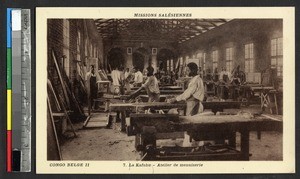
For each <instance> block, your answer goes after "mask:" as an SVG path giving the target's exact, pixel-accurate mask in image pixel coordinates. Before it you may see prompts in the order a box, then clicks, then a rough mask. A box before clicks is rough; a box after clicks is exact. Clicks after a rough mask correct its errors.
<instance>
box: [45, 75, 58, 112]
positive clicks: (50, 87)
mask: <svg viewBox="0 0 300 179" xmlns="http://www.w3.org/2000/svg"><path fill="white" fill-rule="evenodd" d="M47 86H48V87H49V90H50V91H51V93H52V95H53V96H54V99H55V104H56V107H57V110H58V111H60V110H61V106H60V104H59V102H58V98H57V96H56V94H55V91H54V88H53V86H52V83H51V81H50V80H49V79H48V80H47Z"/></svg>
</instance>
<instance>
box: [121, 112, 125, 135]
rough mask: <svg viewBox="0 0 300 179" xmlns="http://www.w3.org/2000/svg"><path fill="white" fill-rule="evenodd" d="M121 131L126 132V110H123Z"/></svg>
mask: <svg viewBox="0 0 300 179" xmlns="http://www.w3.org/2000/svg"><path fill="white" fill-rule="evenodd" d="M121 131H122V132H126V112H125V111H121Z"/></svg>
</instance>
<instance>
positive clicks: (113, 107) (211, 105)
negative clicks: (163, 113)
mask: <svg viewBox="0 0 300 179" xmlns="http://www.w3.org/2000/svg"><path fill="white" fill-rule="evenodd" d="M202 104H203V107H204V109H212V112H214V113H216V112H217V111H223V109H231V108H240V105H241V103H240V102H237V101H212V102H202ZM149 108H150V109H152V110H167V109H172V108H179V109H182V110H185V108H186V103H184V102H180V103H174V104H170V103H167V102H152V103H148V102H146V103H110V104H109V111H110V112H120V114H121V130H122V131H125V130H126V124H125V122H126V111H130V112H131V113H138V112H139V111H145V110H148V109H149Z"/></svg>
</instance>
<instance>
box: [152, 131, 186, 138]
mask: <svg viewBox="0 0 300 179" xmlns="http://www.w3.org/2000/svg"><path fill="white" fill-rule="evenodd" d="M155 137H156V139H178V138H184V132H170V133H156V134H155Z"/></svg>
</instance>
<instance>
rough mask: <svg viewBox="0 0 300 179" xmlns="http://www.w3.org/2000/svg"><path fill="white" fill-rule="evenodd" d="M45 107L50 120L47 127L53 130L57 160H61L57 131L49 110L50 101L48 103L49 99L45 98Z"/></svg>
mask: <svg viewBox="0 0 300 179" xmlns="http://www.w3.org/2000/svg"><path fill="white" fill-rule="evenodd" d="M47 105H48V115H49V117H50V120H51V125H50V126H49V127H50V128H52V130H53V135H54V139H55V144H56V148H57V153H58V156H59V160H63V157H62V154H61V150H60V145H59V141H58V137H57V131H56V127H55V123H54V118H53V115H52V114H53V113H52V109H51V104H50V101H49V97H47ZM48 160H49V159H48ZM50 160H51V159H50Z"/></svg>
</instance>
